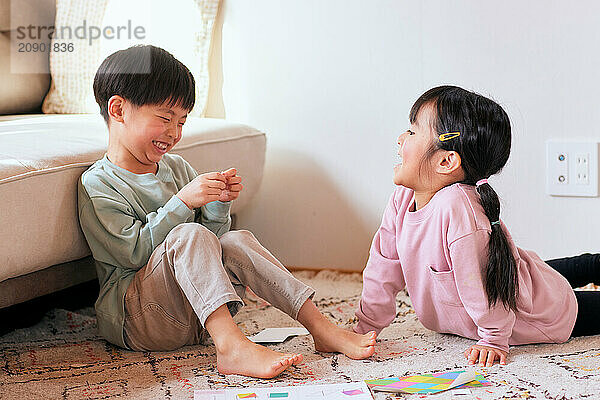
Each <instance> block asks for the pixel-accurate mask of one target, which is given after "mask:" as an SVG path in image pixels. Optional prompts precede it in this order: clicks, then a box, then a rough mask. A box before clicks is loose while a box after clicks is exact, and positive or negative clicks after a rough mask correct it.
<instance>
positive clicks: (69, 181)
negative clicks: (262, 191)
mask: <svg viewBox="0 0 600 400" xmlns="http://www.w3.org/2000/svg"><path fill="white" fill-rule="evenodd" d="M2 119H3V120H4V121H0V199H2V204H1V206H0V221H2V224H0V254H2V260H3V262H2V263H1V264H0V282H1V281H3V280H5V279H8V278H12V277H16V276H20V275H23V274H26V273H30V272H35V271H38V270H41V269H44V268H46V267H48V266H51V265H54V264H58V263H63V262H67V261H71V260H76V259H79V258H82V257H85V256H87V255H89V249H88V247H87V245H86V243H85V239H84V237H83V235H82V233H81V230H80V228H79V223H78V219H77V180H78V179H79V176H80V175H81V174H82V173H83V171H85V170H86V169H87V168H88V167H89V166H90V165H91V164H92V163H94V161H96V160H97V159H99V158H101V157H102V156H103V154H104V153H105V151H106V145H107V136H108V134H107V132H106V126H105V124H104V121H103V120H102V118H101V117H100V116H99V115H90V114H81V115H44V116H37V117H31V118H19V117H17V118H16V119H14V120H10V119H11V118H10V117H4V118H2ZM265 146H266V138H265V135H264V134H263V133H261V132H259V131H257V130H256V129H254V128H251V127H248V126H246V125H242V124H236V123H231V122H227V121H223V120H219V119H210V118H194V117H192V118H189V119H188V122H187V123H186V125H185V127H184V131H183V138H182V140H181V141H180V142H179V143H178V145H177V146H176V147H175V148H174V149H173V152H174V153H177V154H180V155H181V156H183V157H184V158H185V159H186V160H188V161H189V162H190V163H191V164H192V166H193V167H194V168H195V169H196V170H197V171H199V172H205V171H214V170H222V169H226V168H228V167H232V166H234V167H236V168H237V169H238V170H239V174H240V175H241V176H242V177H243V179H244V182H243V183H244V192H243V194H242V195H241V196H240V198H239V199H238V200H236V201H235V202H234V204H233V206H232V212H234V213H235V212H237V211H239V210H240V209H241V208H243V207H244V206H245V205H246V204H247V203H248V202H249V200H250V199H251V197H252V196H253V195H254V194H255V193H256V191H257V190H258V186H259V183H260V180H261V179H262V172H263V166H264V157H265Z"/></svg>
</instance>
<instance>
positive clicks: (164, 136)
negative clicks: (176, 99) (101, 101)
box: [107, 96, 188, 174]
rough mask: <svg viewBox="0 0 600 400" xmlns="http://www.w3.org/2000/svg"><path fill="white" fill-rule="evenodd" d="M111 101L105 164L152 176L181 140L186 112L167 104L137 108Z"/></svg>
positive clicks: (118, 101) (128, 103) (126, 103)
mask: <svg viewBox="0 0 600 400" xmlns="http://www.w3.org/2000/svg"><path fill="white" fill-rule="evenodd" d="M114 97H117V99H115V100H114V101H113V98H111V100H110V101H109V113H110V115H111V121H110V128H109V132H110V133H109V145H108V151H107V155H108V158H109V160H110V161H111V162H112V163H114V164H115V165H118V166H119V167H121V168H124V169H126V170H128V171H131V172H134V173H136V174H144V173H156V171H157V163H158V162H159V161H160V160H161V159H162V156H163V155H164V154H165V153H167V152H168V151H170V150H171V149H172V148H173V146H175V145H176V144H177V143H178V142H179V140H181V131H182V128H183V124H184V123H185V121H186V118H187V114H188V110H185V109H183V108H181V107H179V106H177V105H175V106H169V105H168V104H167V103H165V104H159V105H143V106H140V107H137V106H135V105H133V104H131V102H129V101H127V100H125V99H123V98H121V97H120V96H114ZM111 102H113V103H114V104H111ZM113 111H114V112H113Z"/></svg>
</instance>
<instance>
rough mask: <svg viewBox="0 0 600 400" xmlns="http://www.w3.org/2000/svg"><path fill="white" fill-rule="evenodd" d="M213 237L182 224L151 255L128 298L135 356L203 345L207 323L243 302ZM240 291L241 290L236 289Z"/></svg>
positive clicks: (197, 227) (127, 324) (200, 228)
mask: <svg viewBox="0 0 600 400" xmlns="http://www.w3.org/2000/svg"><path fill="white" fill-rule="evenodd" d="M221 257H222V250H221V245H220V243H219V239H218V238H217V237H216V236H215V234H214V233H212V232H211V231H209V230H208V229H207V228H206V227H204V226H202V225H200V224H194V223H192V224H181V225H179V226H177V227H175V228H173V230H171V232H170V233H169V235H167V238H166V239H165V241H164V242H163V243H161V244H160V245H159V246H158V247H157V248H156V249H155V250H154V252H153V253H152V256H151V257H150V260H149V262H148V264H147V265H146V266H145V267H143V268H142V269H140V270H139V271H138V272H137V273H136V275H135V277H134V279H133V281H132V283H131V284H130V286H129V288H128V289H127V293H126V295H125V311H126V312H125V315H126V317H125V327H124V329H125V341H126V343H127V345H128V346H129V347H130V348H132V349H133V350H150V351H152V350H172V349H176V348H179V347H181V346H184V345H188V344H196V343H199V342H200V341H201V340H202V338H203V336H204V333H205V332H204V331H203V329H202V326H203V325H204V323H205V321H206V318H208V316H209V315H210V314H211V313H212V312H213V311H215V310H216V309H217V308H219V307H220V306H222V305H223V304H227V306H228V307H229V311H230V312H231V314H232V315H233V314H235V313H236V312H237V310H238V309H239V308H240V307H241V306H242V305H243V302H242V300H241V298H240V296H239V295H238V293H237V292H236V289H235V288H234V287H233V285H232V283H231V281H230V279H229V275H228V273H227V272H226V271H225V269H224V267H223V264H222V259H221ZM238 290H239V288H238Z"/></svg>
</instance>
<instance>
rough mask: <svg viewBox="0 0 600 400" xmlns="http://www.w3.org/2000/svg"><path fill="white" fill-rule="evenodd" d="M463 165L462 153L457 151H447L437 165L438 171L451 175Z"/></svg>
mask: <svg viewBox="0 0 600 400" xmlns="http://www.w3.org/2000/svg"><path fill="white" fill-rule="evenodd" d="M461 166H462V160H461V158H460V155H459V154H458V153H457V152H455V151H445V152H444V154H443V156H442V158H440V160H439V163H438V165H437V167H436V170H437V172H439V173H440V174H444V175H450V174H451V173H453V172H454V171H456V170H458V169H459V168H460V167H461Z"/></svg>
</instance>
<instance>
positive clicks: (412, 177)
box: [394, 104, 435, 190]
mask: <svg viewBox="0 0 600 400" xmlns="http://www.w3.org/2000/svg"><path fill="white" fill-rule="evenodd" d="M434 117H435V112H434V108H433V106H432V105H431V104H426V105H424V106H423V107H421V109H420V110H419V113H418V114H417V118H416V121H415V122H414V123H413V124H411V125H410V128H409V129H408V130H407V131H406V132H404V133H403V134H401V135H400V136H399V137H398V145H399V146H400V149H399V150H398V155H399V156H400V157H401V158H402V162H401V163H400V164H397V165H396V166H394V183H395V184H396V185H402V186H405V187H408V188H410V189H413V190H419V189H422V188H424V187H427V186H428V185H427V184H426V179H427V177H428V176H431V173H432V168H433V166H432V165H431V164H432V160H428V159H426V158H425V157H426V153H427V151H428V150H429V148H430V147H431V144H432V141H433V136H434V134H433V131H432V129H431V122H432V121H433V118H434Z"/></svg>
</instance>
